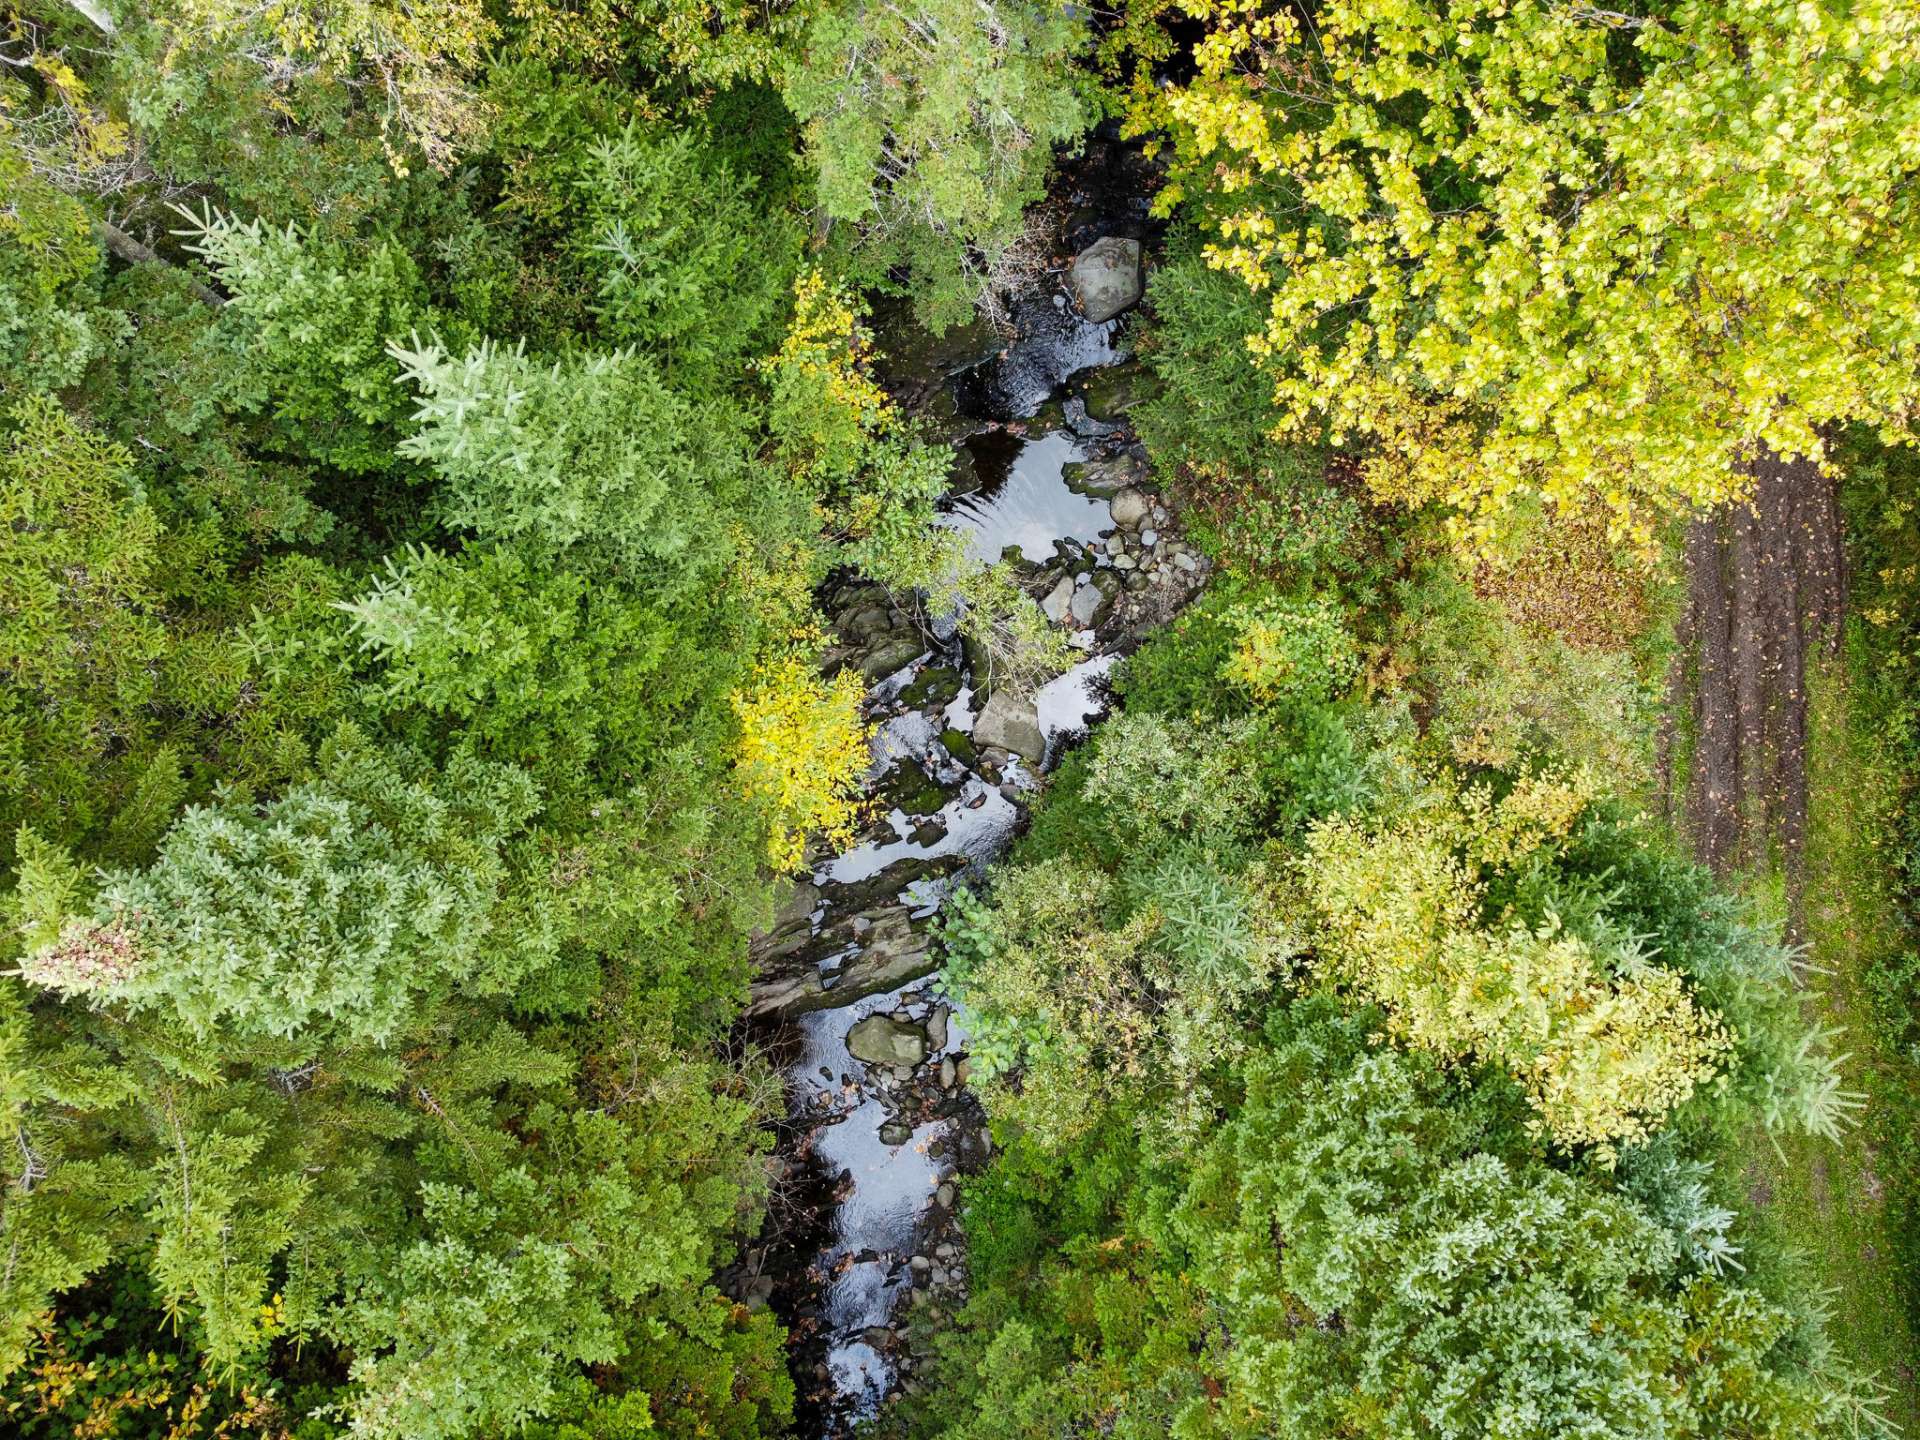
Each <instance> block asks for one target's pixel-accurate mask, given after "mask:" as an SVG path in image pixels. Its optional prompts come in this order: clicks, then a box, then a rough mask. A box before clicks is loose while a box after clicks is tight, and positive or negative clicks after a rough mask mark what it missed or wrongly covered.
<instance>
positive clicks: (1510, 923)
mask: <svg viewBox="0 0 1920 1440" xmlns="http://www.w3.org/2000/svg"><path fill="white" fill-rule="evenodd" d="M1595 791H1596V782H1595V780H1594V778H1593V776H1592V775H1591V773H1590V772H1585V771H1576V772H1572V773H1570V774H1563V775H1553V774H1541V775H1534V776H1529V777H1525V778H1523V779H1521V780H1520V781H1519V783H1518V784H1516V785H1515V786H1514V788H1513V790H1512V792H1511V793H1510V794H1508V795H1507V796H1505V797H1504V798H1502V799H1500V800H1498V801H1496V800H1494V799H1493V797H1492V794H1491V792H1489V791H1488V790H1486V789H1485V788H1484V787H1478V786H1468V787H1466V788H1464V789H1456V788H1455V787H1454V786H1453V784H1452V783H1451V782H1450V781H1448V780H1447V779H1446V778H1445V777H1442V779H1441V780H1439V781H1436V782H1435V783H1434V784H1433V785H1432V786H1431V787H1430V788H1429V790H1428V792H1427V793H1426V794H1425V795H1424V796H1422V797H1421V798H1420V802H1419V803H1418V804H1416V805H1414V806H1411V807H1409V808H1408V809H1407V811H1406V812H1405V813H1403V815H1402V816H1401V817H1400V818H1398V819H1395V820H1392V821H1390V822H1387V823H1384V824H1369V823H1366V822H1364V821H1361V820H1358V819H1354V818H1351V817H1344V816H1340V817H1335V818H1333V819H1330V820H1327V821H1323V822H1322V823H1320V824H1319V825H1317V826H1316V827H1315V828H1314V829H1313V831H1312V832H1311V833H1310V835H1309V837H1308V843H1307V852H1306V854H1305V856H1304V857H1303V858H1302V860H1301V863H1300V873H1301V875H1302V877H1303V880H1304V884H1305V887H1306V890H1307V893H1308V895H1309V907H1310V910H1311V912H1312V919H1313V924H1314V929H1313V934H1312V944H1313V950H1314V965H1315V967H1316V969H1317V970H1318V972H1319V974H1320V975H1321V976H1322V977H1323V978H1324V979H1326V980H1328V981H1331V982H1332V983H1334V984H1336V985H1338V986H1340V987H1342V988H1345V989H1348V990H1352V991H1356V992H1358V993H1360V994H1361V995H1363V996H1364V997H1365V998H1367V999H1369V1000H1371V1001H1373V1002H1375V1003H1377V1004H1379V1005H1380V1006H1381V1007H1382V1008H1383V1009H1384V1010H1385V1011H1386V1012H1387V1017H1388V1025H1389V1028H1390V1029H1391V1030H1392V1031H1393V1033H1394V1034H1395V1035H1396V1036H1397V1037H1399V1038H1400V1039H1402V1040H1404V1041H1405V1042H1406V1043H1408V1044H1410V1045H1413V1046H1415V1047H1417V1048H1419V1049H1423V1050H1426V1051H1429V1052H1431V1053H1433V1054H1435V1055H1438V1056H1440V1057H1442V1058H1444V1059H1448V1060H1460V1059H1467V1058H1476V1059H1479V1060H1483V1061H1491V1062H1494V1063H1498V1064H1500V1065H1503V1066H1505V1067H1506V1068H1507V1069H1508V1071H1509V1072H1511V1073H1512V1074H1513V1076H1514V1078H1515V1079H1516V1080H1517V1081H1518V1082H1519V1083H1520V1085H1521V1087H1522V1089H1523V1090H1524V1091H1525V1092H1526V1095H1527V1098H1528V1100H1529V1102H1530V1103H1531V1104H1532V1106H1533V1108H1534V1110H1535V1112H1536V1115H1537V1123H1538V1124H1539V1126H1540V1127H1541V1128H1542V1129H1543V1130H1545V1131H1546V1132H1547V1133H1548V1134H1549V1135H1551V1136H1552V1137H1553V1139H1554V1140H1555V1141H1556V1142H1558V1143H1560V1144H1562V1145H1567V1146H1593V1147H1597V1148H1598V1150H1599V1152H1600V1153H1601V1154H1603V1155H1605V1154H1610V1153H1611V1152H1612V1150H1613V1147H1615V1146H1617V1145H1619V1144H1621V1143H1624V1142H1628V1141H1633V1140H1638V1139H1642V1138H1644V1137H1646V1136H1647V1135H1649V1134H1651V1133H1652V1132H1653V1131H1655V1130H1656V1129H1658V1128H1659V1127H1660V1125H1661V1123H1662V1121H1663V1120H1664V1119H1665V1117H1666V1116H1667V1114H1668V1113H1669V1112H1670V1111H1671V1110H1672V1109H1673V1108H1674V1107H1675V1106H1677V1105H1679V1104H1681V1103H1682V1102H1684V1101H1685V1100H1686V1099H1688V1098H1689V1097H1690V1096H1691V1095H1692V1094H1693V1092H1694V1090H1695V1088H1696V1087H1698V1086H1699V1085H1701V1084H1703V1083H1704V1082H1706V1081H1708V1080H1709V1079H1711V1078H1712V1077H1713V1076H1714V1075H1715V1074H1716V1073H1717V1071H1718V1070H1719V1069H1720V1068H1721V1065H1722V1062H1723V1060H1724V1057H1725V1056H1726V1055H1727V1053H1728V1052H1729V1051H1730V1049H1731V1048H1732V1036H1731V1035H1730V1033H1729V1032H1728V1030H1727V1027H1726V1026H1725V1025H1724V1024H1723V1023H1722V1022H1721V1021H1720V1019H1719V1017H1718V1016H1716V1015H1714V1014H1713V1013H1712V1012H1710V1011H1705V1010H1703V1009H1701V1008H1700V1007H1699V1006H1698V1005H1696V1004H1695V1003H1694V1001H1693V999H1692V997H1691V995H1690V994H1689V992H1688V989H1687V986H1686V984H1685V983H1684V981H1683V980H1682V979H1681V977H1680V976H1679V974H1678V973H1677V972H1675V971H1672V970H1669V969H1666V968H1664V967H1662V966H1659V965H1656V964H1652V963H1649V962H1648V961H1646V960H1645V959H1644V958H1642V957H1639V956H1614V955H1609V954H1606V953H1603V952H1602V951H1601V950H1599V949H1597V948H1596V947H1595V946H1594V945H1593V944H1592V943H1590V942H1589V941H1588V940H1586V939H1583V938H1582V937H1580V936H1578V935H1575V934H1572V933H1570V932H1569V931H1568V930H1566V929H1565V928H1563V927H1562V925H1561V924H1560V923H1559V921H1558V919H1557V918H1556V917H1553V916H1551V915H1549V916H1548V917H1547V918H1546V920H1545V921H1543V922H1540V923H1536V924H1534V925H1528V924H1525V923H1523V922H1522V921H1520V920H1519V919H1518V918H1517V917H1515V916H1514V915H1512V914H1511V913H1508V914H1504V915H1501V916H1499V917H1497V918H1495V919H1493V920H1492V921H1490V922H1489V921H1487V920H1486V919H1484V918H1483V913H1482V912H1483V908H1484V905H1485V898H1486V890H1487V879H1488V876H1489V872H1493V871H1499V870H1506V869H1511V868H1512V867H1515V866H1518V865H1521V864H1522V863H1524V862H1525V861H1526V860H1527V859H1528V858H1529V857H1530V856H1532V855H1534V854H1535V852H1537V851H1539V850H1541V849H1543V848H1546V849H1552V848H1554V847H1557V846H1558V845H1559V844H1560V843H1561V842H1563V841H1564V839H1565V837H1566V836H1567V835H1568V833H1569V832H1570V830H1571V829H1572V827H1573V825H1574V823H1575V822H1576V821H1577V820H1578V819H1579V817H1580V815H1581V814H1582V812H1583V811H1584V810H1585V809H1586V808H1587V806H1588V804H1589V803H1590V802H1591V801H1592V799H1593V797H1594V794H1595Z"/></svg>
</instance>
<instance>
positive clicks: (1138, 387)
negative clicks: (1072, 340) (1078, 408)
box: [1085, 361, 1165, 420]
mask: <svg viewBox="0 0 1920 1440" xmlns="http://www.w3.org/2000/svg"><path fill="white" fill-rule="evenodd" d="M1164 388H1165V387H1164V386H1163V385H1162V384H1161V382H1160V377H1159V376H1157V375H1155V374H1154V373H1153V372H1152V371H1151V370H1149V369H1147V367H1146V366H1144V365H1141V364H1139V363H1138V362H1137V361H1136V362H1134V363H1131V364H1127V365H1109V366H1108V367H1106V368H1105V369H1104V370H1096V371H1095V372H1094V373H1093V374H1092V375H1090V376H1088V377H1087V385H1086V391H1085V394H1086V401H1087V414H1089V415H1091V416H1092V417H1093V418H1094V419H1096V420H1118V419H1120V418H1121V417H1122V416H1124V415H1125V414H1127V412H1129V411H1130V410H1134V409H1137V408H1138V407H1140V406H1141V405H1144V404H1146V403H1147V401H1149V400H1152V399H1155V398H1156V397H1158V395H1159V394H1160V392H1161V390H1162V389H1164Z"/></svg>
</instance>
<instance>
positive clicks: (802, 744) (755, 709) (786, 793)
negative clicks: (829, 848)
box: [733, 657, 868, 871]
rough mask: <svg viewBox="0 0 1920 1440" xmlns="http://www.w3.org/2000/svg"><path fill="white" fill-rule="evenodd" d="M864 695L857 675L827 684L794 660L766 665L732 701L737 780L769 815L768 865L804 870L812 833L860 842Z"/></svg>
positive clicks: (843, 674) (846, 674)
mask: <svg viewBox="0 0 1920 1440" xmlns="http://www.w3.org/2000/svg"><path fill="white" fill-rule="evenodd" d="M861 693H862V692H861V685H860V677H859V676H858V675H857V674H856V673H855V672H853V671H850V670H843V671H842V672H841V673H840V674H839V675H837V676H835V677H834V678H833V679H831V680H823V679H821V678H820V676H819V675H818V674H817V673H816V672H815V671H814V670H813V668H812V667H811V666H810V665H808V664H807V663H806V662H805V661H804V660H801V659H799V658H797V657H795V658H788V659H785V660H780V661H776V662H774V663H772V664H768V665H764V666H762V667H761V668H760V670H759V671H758V673H757V674H756V675H755V677H754V682H753V684H752V685H751V686H749V687H748V688H747V689H745V690H742V691H738V692H736V693H735V694H734V696H733V709H734V715H735V716H736V718H737V719H738V720H739V723H740V743H739V748H738V750H737V751H736V754H735V760H734V766H735V776H736V779H737V781H738V784H739V786H740V789H741V790H742V792H743V793H744V794H745V795H746V797H747V798H748V799H749V800H751V801H753V802H755V803H756V804H758V805H759V806H760V807H761V808H762V810H763V811H764V813H765V815H766V817H767V863H768V864H770V865H771V866H773V868H774V869H776V870H780V871H792V870H796V869H798V868H799V867H800V864H801V861H802V858H803V857H804V854H805V851H806V842H807V837H808V836H809V835H810V834H817V835H819V836H820V837H821V838H822V839H824V840H825V841H827V842H828V843H829V844H833V845H844V844H846V843H848V842H850V841H851V840H852V838H853V823H854V819H855V817H856V816H857V815H858V814H859V798H860V777H861V776H862V775H863V774H864V773H865V772H866V768H867V762H868V754H867V730H866V726H865V725H864V724H863V723H862V721H861V719H860V698H861Z"/></svg>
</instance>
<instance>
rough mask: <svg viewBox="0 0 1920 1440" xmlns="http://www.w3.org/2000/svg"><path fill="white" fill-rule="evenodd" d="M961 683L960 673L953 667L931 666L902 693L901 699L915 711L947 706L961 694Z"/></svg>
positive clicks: (917, 676)
mask: <svg viewBox="0 0 1920 1440" xmlns="http://www.w3.org/2000/svg"><path fill="white" fill-rule="evenodd" d="M960 683H961V682H960V672H959V671H958V670H955V669H954V668H953V667H952V666H950V665H929V666H927V667H926V668H925V669H924V670H922V671H921V672H920V673H919V674H918V675H916V676H914V678H913V683H912V684H911V685H909V686H907V688H906V689H904V690H902V691H901V692H900V699H901V700H902V701H903V702H905V703H906V704H908V705H911V706H912V707H913V708H914V709H915V710H924V709H926V708H927V707H929V706H932V705H945V704H946V703H947V702H948V701H950V700H952V699H953V697H954V696H956V695H958V694H959V693H960Z"/></svg>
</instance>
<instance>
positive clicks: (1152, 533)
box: [1140, 530, 1160, 545]
mask: <svg viewBox="0 0 1920 1440" xmlns="http://www.w3.org/2000/svg"><path fill="white" fill-rule="evenodd" d="M1159 540H1160V532H1159V531H1158V530H1142V531H1141V532H1140V543H1141V544H1142V545H1155V544H1158V543H1159Z"/></svg>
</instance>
